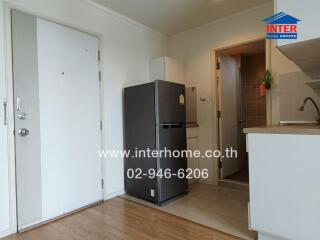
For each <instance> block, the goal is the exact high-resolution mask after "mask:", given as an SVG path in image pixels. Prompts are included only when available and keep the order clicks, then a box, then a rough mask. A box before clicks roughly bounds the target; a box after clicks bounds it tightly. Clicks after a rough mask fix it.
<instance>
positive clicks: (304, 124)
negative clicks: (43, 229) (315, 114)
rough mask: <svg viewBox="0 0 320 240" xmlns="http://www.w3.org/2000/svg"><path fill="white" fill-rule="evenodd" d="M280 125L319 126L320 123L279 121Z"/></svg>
mask: <svg viewBox="0 0 320 240" xmlns="http://www.w3.org/2000/svg"><path fill="white" fill-rule="evenodd" d="M280 125H282V126H285V125H296V126H297V125H301V126H317V125H319V126H320V123H318V122H316V121H280Z"/></svg>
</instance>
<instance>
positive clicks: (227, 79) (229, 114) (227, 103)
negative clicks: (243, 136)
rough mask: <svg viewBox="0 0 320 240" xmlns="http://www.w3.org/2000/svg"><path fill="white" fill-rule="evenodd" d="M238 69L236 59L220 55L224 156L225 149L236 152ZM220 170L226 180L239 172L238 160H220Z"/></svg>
mask: <svg viewBox="0 0 320 240" xmlns="http://www.w3.org/2000/svg"><path fill="white" fill-rule="evenodd" d="M238 73H239V67H238V64H237V61H236V59H234V58H232V57H229V56H225V55H221V56H220V78H221V79H220V84H221V86H220V110H221V117H220V118H219V127H220V129H219V130H220V134H219V135H220V148H221V150H222V153H223V154H225V149H226V148H228V149H231V148H232V149H234V150H237V151H238V134H239V125H238V102H237V96H238V92H237V87H238V86H237V78H238ZM220 161H221V163H222V168H221V169H220V177H221V178H226V177H228V176H230V175H232V174H233V173H236V172H237V171H239V160H238V158H237V156H236V155H234V156H232V157H229V158H227V157H226V156H225V157H224V158H221V159H220Z"/></svg>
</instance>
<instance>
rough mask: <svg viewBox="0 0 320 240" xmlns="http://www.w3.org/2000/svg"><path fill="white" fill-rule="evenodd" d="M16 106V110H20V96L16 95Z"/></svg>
mask: <svg viewBox="0 0 320 240" xmlns="http://www.w3.org/2000/svg"><path fill="white" fill-rule="evenodd" d="M16 104H17V106H16V108H17V112H19V111H20V110H21V98H19V97H17V102H16Z"/></svg>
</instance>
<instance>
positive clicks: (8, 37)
mask: <svg viewBox="0 0 320 240" xmlns="http://www.w3.org/2000/svg"><path fill="white" fill-rule="evenodd" d="M13 9H15V10H19V11H22V12H24V13H27V14H30V15H33V16H35V17H37V18H41V19H44V20H47V21H50V22H53V23H56V24H59V25H62V26H65V27H68V28H71V29H74V30H76V31H80V32H83V33H85V34H88V35H91V36H93V37H95V38H97V39H98V44H99V46H98V48H99V51H100V61H99V70H100V74H101V79H100V86H99V92H100V95H99V102H100V119H101V121H103V113H104V111H103V109H105V108H104V102H103V98H104V91H103V89H104V80H103V76H104V74H103V54H101V53H102V52H103V44H102V43H103V41H102V40H103V36H102V35H101V34H99V33H96V32H92V31H89V30H88V29H82V28H81V27H79V26H75V25H70V24H68V23H65V22H63V21H60V20H57V19H53V18H51V17H49V16H45V15H42V14H39V13H37V12H33V11H29V10H27V9H24V8H23V7H19V6H16V5H14V4H12V3H8V2H4V10H3V11H4V49H5V51H4V55H5V80H4V81H5V86H6V100H7V139H8V141H7V152H8V155H7V159H8V163H9V164H8V165H9V205H10V210H9V211H10V214H9V215H10V228H9V229H8V232H6V235H7V234H8V235H10V234H14V233H16V232H17V231H18V223H17V197H16V196H17V190H16V162H15V161H16V160H15V158H16V156H15V151H16V146H15V136H14V129H15V120H14V119H15V118H14V92H13V65H12V57H13V56H12V34H11V11H12V10H13ZM104 146H105V141H104V137H103V132H102V131H100V146H99V147H100V148H101V149H103V148H104ZM104 169H105V166H104V161H103V159H101V176H102V181H103V180H104V174H103V173H104ZM105 192H106V190H105V188H102V191H101V193H102V199H104V196H105Z"/></svg>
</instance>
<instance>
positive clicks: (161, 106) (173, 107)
mask: <svg viewBox="0 0 320 240" xmlns="http://www.w3.org/2000/svg"><path fill="white" fill-rule="evenodd" d="M156 111H157V124H161V123H179V122H181V123H185V122H186V106H185V86H184V85H183V84H177V83H172V82H166V81H160V80H157V81H156Z"/></svg>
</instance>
